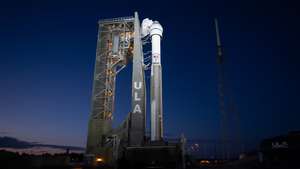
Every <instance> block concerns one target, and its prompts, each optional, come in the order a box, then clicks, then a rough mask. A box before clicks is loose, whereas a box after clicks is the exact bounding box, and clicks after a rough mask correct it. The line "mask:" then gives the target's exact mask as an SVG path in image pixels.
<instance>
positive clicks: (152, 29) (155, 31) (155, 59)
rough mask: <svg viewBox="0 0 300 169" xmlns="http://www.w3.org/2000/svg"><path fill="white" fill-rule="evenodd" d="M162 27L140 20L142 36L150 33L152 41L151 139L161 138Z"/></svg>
mask: <svg viewBox="0 0 300 169" xmlns="http://www.w3.org/2000/svg"><path fill="white" fill-rule="evenodd" d="M162 33H163V28H162V26H161V25H160V24H159V22H158V21H152V20H150V19H148V18H146V19H144V20H143V22H142V36H143V37H144V36H147V35H150V37H151V42H152V64H151V141H159V140H161V139H162V138H163V111H162V110H163V107H162V73H161V59H160V40H161V37H162Z"/></svg>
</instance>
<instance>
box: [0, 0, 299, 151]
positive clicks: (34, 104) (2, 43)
mask: <svg viewBox="0 0 300 169" xmlns="http://www.w3.org/2000/svg"><path fill="white" fill-rule="evenodd" d="M156 3H157V4H158V5H157V6H155V5H152V4H156ZM134 11H138V12H139V14H140V18H141V19H143V18H146V17H149V18H151V19H154V20H159V21H160V23H161V24H162V25H163V27H164V37H163V40H162V66H163V87H164V91H163V96H164V115H165V119H164V120H165V130H166V133H167V135H168V136H171V137H176V136H179V135H180V133H185V135H186V136H187V137H188V138H205V139H217V138H218V137H219V135H220V133H219V124H220V115H219V112H218V94H217V65H216V62H215V61H216V48H215V33H214V25H213V18H214V17H218V18H219V22H220V23H219V24H220V27H221V35H222V41H223V44H224V48H225V49H224V50H225V58H226V65H225V67H226V76H227V83H228V86H230V88H231V90H232V96H233V97H234V98H235V103H236V105H237V108H238V111H239V112H240V114H241V131H242V133H243V134H242V137H243V139H244V140H247V141H250V142H256V141H257V140H260V139H262V138H265V137H270V136H274V135H278V134H285V133H287V132H288V131H291V130H299V128H300V123H298V121H297V119H299V116H300V115H299V110H298V100H299V97H298V96H299V87H298V86H299V75H298V72H299V65H300V63H299V62H300V60H299V57H298V55H299V52H298V48H299V46H298V44H299V43H298V40H297V39H298V38H299V35H300V34H299V30H300V29H299V27H300V24H299V22H296V21H297V19H298V18H299V12H298V11H299V9H297V5H296V4H295V3H294V2H292V1H279V0H275V1H264V2H261V1H226V2H225V0H219V1H216V0H215V1H190V0H188V1H178V2H174V1H151V4H150V1H113V2H107V1H105V2H104V1H63V2H62V1H56V0H54V1H26V2H24V1H17V0H15V1H10V2H2V4H1V5H0V20H1V26H0V57H1V62H0V77H1V78H0V117H1V118H0V132H1V133H2V135H10V136H15V137H17V138H22V139H26V140H32V141H39V142H44V143H51V144H63V145H76V146H85V142H86V134H87V123H88V117H89V112H90V98H91V89H92V77H93V65H94V59H95V51H96V39H97V37H96V36H97V21H98V19H101V18H111V17H120V16H130V15H133V12H134ZM130 76H131V73H130V66H128V67H127V69H126V70H124V71H123V72H121V73H120V76H119V77H118V82H117V96H116V97H117V98H116V99H117V103H116V112H115V115H114V116H115V119H116V122H115V123H116V124H118V123H119V122H120V121H122V119H123V118H124V117H125V116H126V114H127V113H128V112H129V111H130V92H131V91H130V88H129V87H130V83H131V82H130V78H131V77H130Z"/></svg>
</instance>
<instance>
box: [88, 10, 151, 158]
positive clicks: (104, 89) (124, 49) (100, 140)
mask: <svg viewBox="0 0 300 169" xmlns="http://www.w3.org/2000/svg"><path fill="white" fill-rule="evenodd" d="M98 24H99V31H98V41H97V50H96V61H95V70H94V84H93V93H92V105H91V114H90V119H89V126H88V139H87V148H86V155H87V156H90V157H91V158H95V157H97V156H101V157H102V158H104V159H103V160H104V161H106V162H110V161H112V158H113V154H114V155H117V151H118V148H117V147H118V145H117V144H119V143H120V142H122V143H124V145H128V146H140V145H142V144H143V141H144V136H145V114H146V111H145V101H146V99H145V95H146V94H145V78H144V65H143V63H144V61H143V52H142V42H141V36H140V22H139V18H138V14H137V12H136V13H135V16H134V17H121V18H113V19H105V20H100V21H99V23H98ZM131 60H132V62H133V71H132V110H131V112H130V114H129V116H128V118H127V119H125V120H124V122H123V123H122V125H120V127H118V128H116V129H113V128H112V120H113V112H114V100H115V83H116V76H117V74H118V73H119V72H120V71H121V70H122V69H123V68H124V67H125V66H126V64H127V63H128V62H129V61H131ZM110 144H114V145H113V146H111V145H110ZM113 151H115V152H113Z"/></svg>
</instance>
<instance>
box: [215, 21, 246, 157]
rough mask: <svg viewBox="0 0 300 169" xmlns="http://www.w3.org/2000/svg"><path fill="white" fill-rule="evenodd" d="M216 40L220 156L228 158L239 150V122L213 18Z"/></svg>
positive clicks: (216, 26)
mask: <svg viewBox="0 0 300 169" xmlns="http://www.w3.org/2000/svg"><path fill="white" fill-rule="evenodd" d="M215 29H216V41H217V64H218V94H219V111H220V114H221V146H222V158H224V159H229V158H231V157H232V155H237V154H236V153H239V152H240V151H241V150H240V148H241V147H240V146H241V145H240V144H241V143H240V124H239V112H238V111H237V110H236V105H235V102H234V100H233V96H232V95H231V94H232V93H231V91H230V90H229V86H228V85H227V86H225V84H226V83H225V82H226V81H225V70H224V55H223V46H222V44H221V39H220V30H219V25H218V20H217V19H215Z"/></svg>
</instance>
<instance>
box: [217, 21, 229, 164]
mask: <svg viewBox="0 0 300 169" xmlns="http://www.w3.org/2000/svg"><path fill="white" fill-rule="evenodd" d="M215 29H216V40H217V64H218V69H219V70H218V93H219V111H220V114H221V146H222V147H221V150H222V158H224V159H226V158H228V147H227V144H228V128H227V116H228V115H227V111H226V107H225V87H224V84H225V82H224V78H225V75H224V56H223V47H222V45H221V39H220V32H219V25H218V20H217V19H215Z"/></svg>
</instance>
